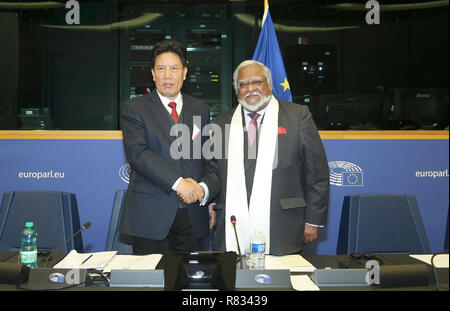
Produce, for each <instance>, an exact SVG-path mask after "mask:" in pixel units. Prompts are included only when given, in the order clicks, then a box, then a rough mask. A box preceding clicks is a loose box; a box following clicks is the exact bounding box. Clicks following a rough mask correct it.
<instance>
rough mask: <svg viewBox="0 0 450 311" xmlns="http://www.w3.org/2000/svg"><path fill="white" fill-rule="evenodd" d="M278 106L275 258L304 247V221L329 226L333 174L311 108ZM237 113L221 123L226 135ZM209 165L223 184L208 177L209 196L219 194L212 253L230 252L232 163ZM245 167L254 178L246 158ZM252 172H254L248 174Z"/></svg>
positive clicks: (273, 225)
mask: <svg viewBox="0 0 450 311" xmlns="http://www.w3.org/2000/svg"><path fill="white" fill-rule="evenodd" d="M278 102H279V104H280V108H279V114H278V127H279V132H278V133H279V134H278V165H277V167H276V168H275V169H274V170H273V173H272V195H271V207H270V208H271V210H270V217H271V220H270V221H271V228H270V253H271V254H275V255H282V254H290V253H295V252H298V251H300V250H301V249H302V248H303V232H304V225H305V222H306V223H310V224H315V225H325V224H326V221H327V211H328V200H329V171H328V162H327V158H326V155H325V150H324V148H323V145H322V141H321V139H320V136H319V133H318V131H317V128H316V126H315V124H314V121H313V119H312V116H311V113H310V112H309V109H308V107H307V106H304V105H297V104H293V103H289V102H286V101H282V100H278ZM238 109H240V106H238ZM234 111H235V109H232V110H231V111H228V112H226V113H224V114H223V115H221V116H219V117H218V118H217V119H216V123H217V125H219V126H220V128H221V129H222V131H223V133H225V130H224V128H225V125H226V124H230V123H231V119H232V117H233V114H234ZM263 122H264V121H263ZM280 128H284V129H285V130H286V134H282V133H280V132H283V129H280ZM243 130H244V128H243ZM244 137H246V133H244ZM223 143H224V145H223V150H225V144H227V143H228V142H225V139H223ZM244 150H245V148H244ZM208 165H209V166H211V171H215V172H216V176H217V177H218V181H217V180H216V179H215V176H213V175H211V176H207V177H205V178H204V181H205V183H206V184H207V185H208V188H209V191H210V195H211V196H212V197H213V196H216V195H217V197H216V199H215V202H216V203H217V204H216V207H215V209H216V211H217V224H216V234H215V238H214V242H213V248H214V249H215V250H225V248H226V245H225V222H227V221H230V220H229V219H225V199H226V184H227V160H226V159H219V160H211V161H209V163H208ZM244 166H245V174H246V176H247V179H248V178H253V175H254V169H255V165H254V163H251V162H249V160H247V159H246V160H245V163H244ZM249 170H252V172H250V173H249ZM249 176H250V177H249ZM252 184H253V180H247V181H246V185H247V189H251V185H252ZM250 191H251V190H250ZM237 221H239V219H238V220H237Z"/></svg>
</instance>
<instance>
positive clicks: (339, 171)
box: [328, 161, 364, 186]
mask: <svg viewBox="0 0 450 311" xmlns="http://www.w3.org/2000/svg"><path fill="white" fill-rule="evenodd" d="M328 167H329V169H330V184H331V185H334V186H363V185H364V184H363V176H364V175H363V171H362V169H361V168H360V167H359V166H358V165H356V164H354V163H351V162H348V161H332V162H328Z"/></svg>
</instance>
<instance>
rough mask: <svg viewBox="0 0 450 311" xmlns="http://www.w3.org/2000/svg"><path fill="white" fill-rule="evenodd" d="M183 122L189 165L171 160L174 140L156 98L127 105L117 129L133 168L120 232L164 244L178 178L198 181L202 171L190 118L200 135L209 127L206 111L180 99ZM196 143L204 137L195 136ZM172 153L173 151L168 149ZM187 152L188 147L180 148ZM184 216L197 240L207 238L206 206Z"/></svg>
mask: <svg viewBox="0 0 450 311" xmlns="http://www.w3.org/2000/svg"><path fill="white" fill-rule="evenodd" d="M182 96H183V109H182V112H181V115H180V118H182V120H183V121H182V122H181V123H180V122H179V123H178V124H185V125H186V126H187V127H188V128H189V133H188V135H189V137H188V141H189V145H190V154H191V157H190V158H189V159H179V160H176V159H174V158H173V157H172V156H171V154H170V148H171V146H172V144H174V143H175V144H176V142H174V141H175V140H176V138H175V136H170V129H171V127H172V126H173V125H174V124H175V123H174V122H173V119H172V117H171V116H170V114H169V113H168V111H167V110H166V109H165V108H164V107H163V105H162V102H161V100H160V98H159V96H158V94H157V92H156V90H155V91H153V92H152V93H150V94H147V95H145V96H141V97H137V98H134V99H132V100H128V101H126V102H125V103H124V104H123V106H122V111H121V119H120V120H121V128H122V131H123V143H124V149H125V155H126V159H127V161H128V163H129V164H130V166H131V173H130V183H129V186H128V191H127V195H126V198H125V202H124V206H123V212H122V218H121V221H120V225H119V232H121V233H125V234H128V235H132V236H138V237H143V238H148V239H154V240H161V239H164V238H165V237H166V236H167V234H168V232H169V230H170V227H171V225H172V222H173V220H174V218H175V214H176V212H177V208H178V207H179V204H182V203H181V202H180V201H179V200H178V198H177V195H176V192H175V191H173V190H172V186H173V184H174V183H175V181H176V180H177V179H178V178H179V177H192V178H193V179H195V180H199V179H200V178H201V177H202V176H203V174H204V171H205V162H204V160H203V159H202V158H200V159H193V158H192V152H193V149H192V147H193V141H192V139H191V135H192V131H193V126H194V124H193V122H194V121H193V119H194V118H193V117H194V116H196V117H198V118H199V119H198V120H200V121H201V124H196V125H197V127H198V128H199V129H201V128H202V126H204V125H206V124H208V123H209V107H208V106H207V105H206V104H204V103H202V102H201V101H199V100H197V99H195V98H193V97H190V96H188V95H185V94H182ZM196 139H200V140H202V142H201V143H203V141H204V140H206V139H207V137H202V136H201V135H198V136H197V138H196ZM172 147H173V146H172ZM184 147H186V146H184ZM187 207H188V213H189V217H190V220H191V223H192V225H193V227H194V232H195V236H196V238H202V237H205V236H206V234H208V233H209V214H208V208H207V207H206V206H202V207H201V206H199V204H198V203H196V204H191V205H189V206H187Z"/></svg>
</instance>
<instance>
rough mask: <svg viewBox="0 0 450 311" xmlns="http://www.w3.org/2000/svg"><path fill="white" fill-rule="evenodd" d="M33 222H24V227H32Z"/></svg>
mask: <svg viewBox="0 0 450 311" xmlns="http://www.w3.org/2000/svg"><path fill="white" fill-rule="evenodd" d="M33 226H34V223H33V222H32V221H30V222H26V223H25V228H33Z"/></svg>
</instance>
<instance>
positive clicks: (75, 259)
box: [53, 250, 117, 270]
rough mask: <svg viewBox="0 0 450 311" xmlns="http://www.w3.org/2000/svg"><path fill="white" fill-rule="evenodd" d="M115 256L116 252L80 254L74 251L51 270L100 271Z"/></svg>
mask: <svg viewBox="0 0 450 311" xmlns="http://www.w3.org/2000/svg"><path fill="white" fill-rule="evenodd" d="M116 254H117V252H116V251H110V252H97V253H81V254H80V253H78V252H77V251H76V250H71V251H70V252H69V254H67V256H66V257H64V259H63V260H61V261H60V262H58V263H57V264H56V265H55V266H54V267H53V268H57V269H98V270H102V269H103V267H104V266H106V265H107V264H108V263H109V262H110V261H111V259H112V258H113V257H114V256H115V255H116Z"/></svg>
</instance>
